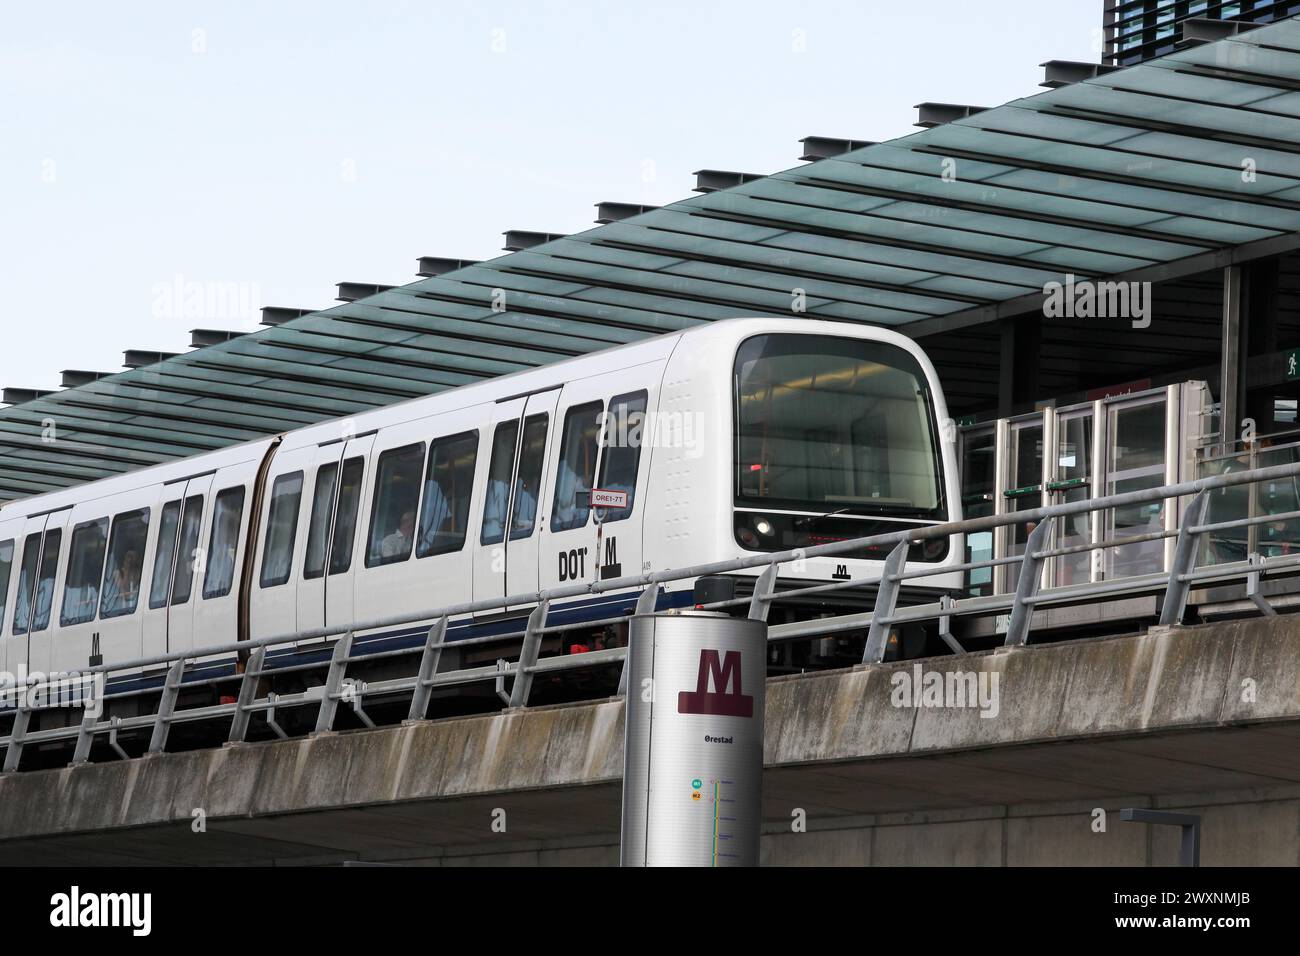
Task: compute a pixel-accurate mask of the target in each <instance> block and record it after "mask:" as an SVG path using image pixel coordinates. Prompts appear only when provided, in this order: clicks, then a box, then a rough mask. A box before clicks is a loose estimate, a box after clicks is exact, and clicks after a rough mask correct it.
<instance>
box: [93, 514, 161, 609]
mask: <svg viewBox="0 0 1300 956" xmlns="http://www.w3.org/2000/svg"><path fill="white" fill-rule="evenodd" d="M148 537H149V509H148V508H140V509H138V510H136V511H126V512H123V513H122V514H120V515H118V516H117V517H115V518H114V519H113V530H112V531H111V532H110V533H109V536H108V560H107V561H106V562H105V564H104V586H103V587H102V588H101V589H100V591H101V595H100V599H99V616H100V617H121V616H122V615H124V614H133V613H134V612H135V608H136V605H137V604H138V603H139V602H140V576H141V573H142V572H143V570H144V547H145V542H146V540H147V539H148Z"/></svg>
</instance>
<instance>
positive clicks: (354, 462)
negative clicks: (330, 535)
mask: <svg viewBox="0 0 1300 956" xmlns="http://www.w3.org/2000/svg"><path fill="white" fill-rule="evenodd" d="M365 466H366V460H365V459H364V458H360V457H358V458H349V459H348V460H347V461H345V462H344V463H343V477H342V479H341V480H340V482H339V507H338V513H337V514H336V515H335V516H334V540H333V541H331V542H330V574H344V573H345V572H346V571H347V570H348V568H350V567H352V542H353V541H354V540H356V535H357V512H358V511H359V510H360V505H361V479H362V476H363V475H364V474H365Z"/></svg>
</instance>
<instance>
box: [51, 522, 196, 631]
mask: <svg viewBox="0 0 1300 956" xmlns="http://www.w3.org/2000/svg"><path fill="white" fill-rule="evenodd" d="M180 523H181V500H180V499H179V498H177V499H176V500H175V501H169V502H167V503H166V504H165V505H163V510H162V520H161V522H160V523H159V525H158V544H157V546H156V547H155V548H154V550H153V578H152V580H150V582H149V607H150V608H160V607H166V606H167V598H168V596H169V595H168V590H169V587H168V585H170V584H171V580H172V564H173V563H174V562H175V561H176V529H177V528H178V527H179V526H180ZM73 548H74V549H75V548H76V544H75V542H74V544H73Z"/></svg>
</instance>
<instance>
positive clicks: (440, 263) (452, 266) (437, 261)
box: [415, 256, 479, 279]
mask: <svg viewBox="0 0 1300 956" xmlns="http://www.w3.org/2000/svg"><path fill="white" fill-rule="evenodd" d="M478 264H479V260H478V259H442V258H439V257H438V256H420V258H419V259H418V260H416V270H415V274H416V275H418V276H423V277H424V278H426V279H431V278H433V277H434V276H440V275H446V274H447V273H448V272H455V271H456V270H457V269H468V268H469V267H470V266H476V265H478Z"/></svg>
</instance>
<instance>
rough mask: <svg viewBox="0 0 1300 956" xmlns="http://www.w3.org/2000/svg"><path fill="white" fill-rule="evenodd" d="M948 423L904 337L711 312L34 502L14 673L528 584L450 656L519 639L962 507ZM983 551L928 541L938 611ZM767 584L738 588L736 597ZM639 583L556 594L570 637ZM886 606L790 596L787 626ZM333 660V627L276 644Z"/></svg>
mask: <svg viewBox="0 0 1300 956" xmlns="http://www.w3.org/2000/svg"><path fill="white" fill-rule="evenodd" d="M952 432H953V429H952V428H951V427H950V425H949V423H948V418H947V411H946V408H945V406H944V400H943V395H942V393H941V391H940V388H939V383H938V381H937V379H936V376H935V372H934V369H933V367H932V366H931V364H930V362H929V361H928V360H927V359H926V357H925V355H924V354H923V353H922V352H921V351H920V349H919V348H918V347H917V346H916V345H915V343H913V342H912V341H910V340H908V339H906V338H904V337H903V336H901V335H898V334H895V333H892V332H889V331H887V330H883V329H879V328H874V327H870V326H864V325H856V324H847V323H832V322H822V321H815V320H801V319H781V318H755V319H733V320H726V321H719V322H712V323H708V324H705V325H701V326H698V327H694V328H691V329H689V330H686V331H682V332H674V333H670V334H667V335H662V336H658V337H656V338H651V339H646V340H642V341H638V342H635V343H633V344H630V345H624V346H620V347H617V348H613V349H609V350H606V351H602V352H597V353H592V354H589V355H584V356H582V357H578V358H573V359H569V360H566V361H562V362H557V363H555V364H553V365H547V366H543V367H540V368H536V369H532V370H529V371H526V372H520V373H516V374H513V375H509V376H505V377H501V378H496V379H492V380H490V381H486V382H483V383H480V384H474V385H470V386H464V387H460V388H456V389H450V390H447V391H443V392H439V393H437V394H435V395H431V396H428V397H425V398H420V399H415V400H412V401H408V402H404V403H401V404H397V405H392V406H388V407H385V408H382V409H378V410H376V411H372V412H367V413H365V414H360V415H356V416H354V417H351V418H348V419H341V420H331V421H325V422H321V423H319V424H316V425H312V426H309V427H306V428H303V429H299V430H297V431H293V432H288V433H285V434H282V435H276V436H273V437H270V438H266V439H261V440H258V441H255V442H250V443H248V444H245V445H240V446H236V447H233V448H227V449H222V450H220V451H216V452H212V453H208V454H204V455H199V456H195V457H193V458H188V459H184V460H180V461H173V462H168V463H166V464H163V465H158V466H154V467H150V468H144V469H141V470H138V471H134V472H130V473H128V474H125V475H120V476H117V477H113V478H109V479H104V480H102V481H97V482H94V483H91V484H87V485H83V486H80V487H76V488H70V489H66V490H62V491H57V492H53V493H50V494H46V495H42V496H39V497H34V498H29V499H24V500H20V501H16V502H11V503H9V504H7V505H5V506H4V508H3V509H0V623H2V625H3V629H2V630H0V663H3V666H4V668H5V669H6V670H8V671H10V672H18V671H20V670H22V669H29V670H42V671H51V670H53V671H60V670H71V669H75V668H78V667H85V666H86V665H87V664H88V663H94V662H98V661H99V660H103V661H104V662H105V663H112V662H113V661H127V660H134V659H137V658H141V657H146V656H149V655H156V654H163V653H168V652H175V651H180V650H189V649H199V648H203V647H210V646H215V645H220V644H229V643H231V642H235V641H238V640H245V639H249V638H258V637H263V636H271V635H300V634H305V633H306V632H312V631H318V630H320V629H326V628H339V627H349V628H353V629H355V633H356V639H357V647H358V648H365V647H371V648H374V649H376V650H379V649H394V648H398V649H400V648H401V647H402V646H404V645H406V646H411V647H417V646H418V645H419V643H420V642H422V640H423V635H424V633H425V631H426V630H427V628H428V626H429V623H430V622H431V620H433V617H434V614H433V612H435V611H437V610H439V609H441V608H445V607H450V606H453V605H458V604H464V603H468V602H472V601H480V602H482V601H487V600H489V599H497V600H503V599H505V598H506V597H507V596H519V599H518V602H517V603H512V604H511V605H510V606H508V607H496V608H492V609H490V610H486V611H482V612H479V613H466V614H461V615H458V616H453V617H452V618H451V620H450V628H449V631H448V641H451V642H454V641H457V640H461V639H464V638H468V637H476V636H484V635H491V634H493V633H502V632H505V631H508V630H511V629H512V628H517V626H518V619H519V618H520V616H522V615H526V614H527V613H528V611H529V610H530V609H531V607H532V606H533V605H535V603H536V601H537V593H538V592H539V591H545V590H547V589H554V588H557V587H560V586H567V585H574V584H582V583H585V582H590V583H594V582H597V581H602V580H610V579H613V578H619V577H624V576H627V575H632V574H636V573H639V572H642V571H662V570H668V569H674V568H682V567H687V566H693V565H700V564H704V563H708V562H714V561H722V560H726V559H731V558H736V557H741V556H752V555H755V554H761V553H764V552H777V551H782V550H786V549H791V548H798V547H808V546H814V545H818V544H824V543H828V542H833V541H840V540H845V539H849V538H856V537H861V536H865V535H869V534H874V533H879V532H884V531H896V530H899V529H903V528H907V527H916V526H923V525H928V524H934V523H939V522H944V521H950V520H955V519H958V518H960V514H959V513H957V508H958V505H957V502H958V488H957V474H956V464H955V457H954V442H953V441H952V437H953V436H952ZM593 492H598V494H597V495H595V497H596V499H597V501H598V503H599V502H605V506H604V507H595V508H593ZM961 555H962V547H961V543H960V542H949V541H946V540H935V541H927V542H925V543H921V544H917V545H914V546H913V547H912V550H911V551H910V552H909V559H908V566H907V570H909V571H912V570H918V569H922V568H923V569H926V570H932V571H933V572H934V573H933V575H931V576H927V577H925V578H922V579H919V580H918V581H917V582H915V585H916V586H914V587H912V588H911V589H910V590H911V591H912V592H914V593H915V594H916V595H917V596H918V598H917V599H919V598H920V597H926V598H930V599H932V598H933V595H934V593H935V592H936V591H943V590H955V589H956V588H958V587H959V586H960V584H961V580H960V573H959V572H953V571H947V570H945V569H947V568H949V567H950V566H952V565H955V564H958V563H960V561H961V560H962V557H961ZM884 557H885V553H884V552H860V553H859V552H855V553H853V554H850V555H845V556H838V557H834V558H812V559H807V560H805V561H802V562H799V563H798V564H791V565H787V566H786V567H784V568H783V569H782V571H781V575H780V579H779V581H778V588H779V589H782V588H783V589H787V590H788V589H789V588H791V587H793V586H805V585H807V584H811V583H818V582H825V583H829V582H833V581H836V580H844V579H846V578H850V577H851V578H854V579H858V578H870V577H871V576H872V574H873V573H878V571H879V570H880V567H881V562H882V561H883V559H884ZM757 573H758V572H757V570H753V571H749V572H744V573H738V574H736V575H734V577H735V578H736V579H737V580H738V581H739V585H740V586H739V589H738V590H739V592H740V593H741V594H743V593H745V588H746V587H748V586H750V585H751V583H752V581H753V579H754V577H755V576H756V574H757ZM909 583H911V582H909ZM692 586H693V582H692V581H680V582H670V583H668V584H667V585H665V586H663V589H662V591H661V593H660V594H659V597H658V604H659V607H661V608H664V607H674V606H683V605H685V604H689V603H690V602H691V599H692ZM639 591H640V589H639V588H629V589H626V590H623V591H618V592H612V593H603V594H587V595H582V596H579V597H575V598H566V599H563V600H556V601H554V602H552V604H551V606H550V614H549V617H548V622H549V623H559V622H567V621H582V620H587V619H589V620H591V621H593V622H594V621H598V620H601V619H606V620H607V619H608V618H610V617H611V616H612V615H616V614H619V613H623V612H624V611H627V610H629V609H630V608H631V606H632V604H633V603H635V599H636V597H637V595H638V593H639ZM905 594H906V592H905ZM905 599H906V598H905ZM869 600H870V594H869V593H864V592H862V591H861V590H860V589H846V590H844V591H838V592H828V593H827V594H825V595H822V596H820V597H818V598H815V599H805V600H804V601H802V602H801V601H799V600H797V599H792V600H791V601H790V602H781V601H779V600H778V601H777V602H775V603H774V605H773V616H772V618H771V620H772V621H773V622H777V621H781V620H793V619H798V618H799V617H800V616H812V615H817V614H822V613H825V611H826V610H827V608H829V607H835V608H837V609H839V608H842V607H844V606H845V605H846V604H856V605H858V606H865V607H869V606H870V605H869V604H865V602H867V601H869ZM401 617H407V618H409V619H410V620H409V622H407V623H403V624H401V625H400V626H397V627H381V626H375V622H379V621H381V620H382V619H388V620H393V619H397V618H401ZM593 626H594V625H593ZM569 640H571V638H566V639H565V641H569ZM823 643H827V642H823ZM829 643H830V644H836V643H837V642H829ZM566 646H568V645H567V644H562V643H561V642H560V640H559V639H558V638H557V639H556V640H555V641H554V642H552V644H550V645H548V648H549V650H548V651H547V652H549V653H557V652H558V653H563V652H565V647H566ZM476 647H480V648H481V647H482V645H479V644H476ZM321 651H322V643H321V640H320V639H319V638H316V639H303V640H301V641H299V642H298V643H297V645H296V646H295V647H294V648H291V650H290V651H282V652H281V654H282V655H283V654H288V655H289V656H292V654H294V653H296V654H299V655H311V654H315V655H316V656H317V657H319V655H320V653H321ZM474 653H478V654H490V655H492V656H494V657H502V656H509V654H508V652H507V653H504V654H503V652H502V651H501V649H500V648H489V649H487V650H480V651H475V652H474ZM834 656H835V653H834V648H833V647H832V648H829V654H828V657H827V660H828V661H830V660H831V659H833V658H834ZM475 659H478V658H475V657H473V655H470V654H467V655H463V656H461V657H460V661H461V662H469V661H472V660H475ZM485 659H486V658H485ZM237 661H238V656H237V655H224V656H222V655H215V656H214V657H213V658H212V659H211V660H209V661H207V665H208V666H210V667H211V668H212V669H213V673H220V672H221V669H222V668H228V669H229V670H230V672H232V673H233V672H234V670H235V669H236V667H237ZM787 664H788V665H789V666H816V665H817V662H816V661H807V660H804V661H793V660H792V661H788V662H787ZM773 665H774V667H778V665H779V661H778V659H777V657H773ZM144 676H147V675H144ZM458 692H459V691H456V690H455V689H452V690H449V691H447V693H458Z"/></svg>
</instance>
